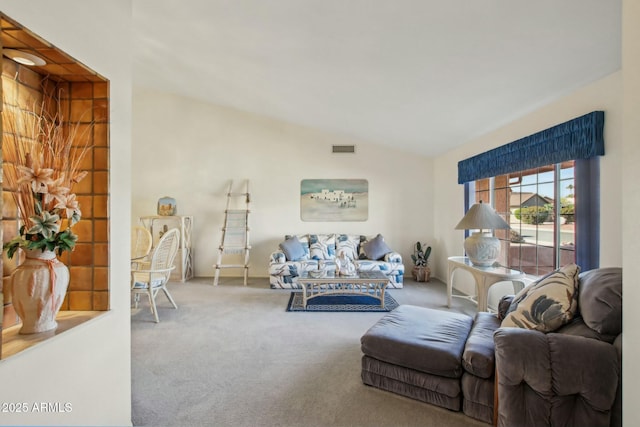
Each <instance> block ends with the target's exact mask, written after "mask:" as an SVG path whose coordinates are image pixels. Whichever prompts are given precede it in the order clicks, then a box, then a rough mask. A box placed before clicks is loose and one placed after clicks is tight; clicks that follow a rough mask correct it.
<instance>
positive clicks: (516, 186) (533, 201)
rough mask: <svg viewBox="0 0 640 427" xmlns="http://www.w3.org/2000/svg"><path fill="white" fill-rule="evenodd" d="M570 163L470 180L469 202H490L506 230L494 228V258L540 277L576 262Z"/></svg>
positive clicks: (572, 175)
mask: <svg viewBox="0 0 640 427" xmlns="http://www.w3.org/2000/svg"><path fill="white" fill-rule="evenodd" d="M574 176H575V170H574V162H573V161H568V162H563V163H561V164H555V165H549V166H543V167H539V168H534V169H529V170H524V171H518V172H515V173H511V174H507V175H500V176H496V177H494V178H491V179H481V180H478V181H476V182H475V185H474V188H475V191H474V194H473V196H474V199H475V200H474V201H473V202H474V203H477V202H479V201H481V200H482V202H483V203H491V205H492V206H493V207H494V208H495V210H496V212H497V213H498V214H499V215H500V216H502V217H503V218H504V219H505V220H506V221H507V222H508V223H509V225H510V226H511V230H495V236H496V237H497V238H499V239H500V240H501V246H502V250H501V253H500V258H499V259H498V262H499V263H500V264H501V265H504V266H508V267H510V268H513V269H517V270H522V271H524V272H525V273H528V274H532V275H536V276H541V275H544V274H547V273H549V272H551V271H553V270H554V269H556V268H558V267H560V266H563V265H566V264H570V263H574V262H576V255H575V254H576V251H575V233H576V227H575V195H574V189H575V177H574Z"/></svg>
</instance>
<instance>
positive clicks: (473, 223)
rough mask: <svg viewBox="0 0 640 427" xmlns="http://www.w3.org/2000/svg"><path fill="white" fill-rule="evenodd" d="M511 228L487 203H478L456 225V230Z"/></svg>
mask: <svg viewBox="0 0 640 427" xmlns="http://www.w3.org/2000/svg"><path fill="white" fill-rule="evenodd" d="M496 228H500V229H503V228H510V227H509V224H507V222H506V221H505V220H504V219H502V217H501V216H500V215H498V214H497V213H496V211H495V210H493V208H492V207H491V206H489V205H487V204H485V203H482V202H480V203H476V204H475V205H473V206H471V208H470V209H469V210H468V211H467V213H466V215H465V216H464V218H462V219H461V220H460V222H459V223H458V225H456V230H489V229H496Z"/></svg>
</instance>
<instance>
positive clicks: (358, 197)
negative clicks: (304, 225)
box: [300, 179, 369, 222]
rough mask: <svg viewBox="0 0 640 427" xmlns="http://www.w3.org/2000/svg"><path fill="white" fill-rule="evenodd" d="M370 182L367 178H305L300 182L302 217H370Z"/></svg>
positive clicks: (361, 219)
mask: <svg viewBox="0 0 640 427" xmlns="http://www.w3.org/2000/svg"><path fill="white" fill-rule="evenodd" d="M368 215H369V182H368V181H367V180H366V179H303V180H302V181H301V182H300V219H302V221H316V222H319V221H366V220H367V218H368Z"/></svg>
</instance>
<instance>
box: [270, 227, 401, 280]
mask: <svg viewBox="0 0 640 427" xmlns="http://www.w3.org/2000/svg"><path fill="white" fill-rule="evenodd" d="M367 251H369V254H367ZM341 252H344V254H345V256H347V257H348V258H350V259H351V260H352V261H353V262H354V264H355V265H356V268H357V269H358V270H360V271H370V270H380V271H382V272H383V273H384V274H386V275H387V276H388V277H389V285H388V287H389V288H402V282H403V279H404V264H402V257H401V256H400V254H399V253H397V252H395V251H393V250H391V249H390V248H389V247H388V246H387V245H386V243H385V242H384V238H383V237H382V236H381V235H379V234H378V235H377V236H362V235H359V234H297V235H292V236H285V240H284V241H283V242H281V243H280V247H279V249H278V250H276V251H274V252H272V253H271V256H270V259H269V284H270V286H271V288H273V289H295V288H299V286H298V284H297V283H296V282H295V280H294V279H295V278H296V277H297V276H298V275H299V274H300V272H302V271H309V270H318V269H323V270H326V271H332V270H335V269H336V262H335V260H336V257H337V256H339V255H340V253H341Z"/></svg>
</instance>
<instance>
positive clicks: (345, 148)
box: [332, 145, 356, 153]
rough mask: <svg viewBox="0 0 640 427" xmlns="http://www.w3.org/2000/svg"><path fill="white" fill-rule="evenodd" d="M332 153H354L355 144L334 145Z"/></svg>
mask: <svg viewBox="0 0 640 427" xmlns="http://www.w3.org/2000/svg"><path fill="white" fill-rule="evenodd" d="M332 152H333V153H355V152H356V146H355V145H334V146H333V151H332Z"/></svg>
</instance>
